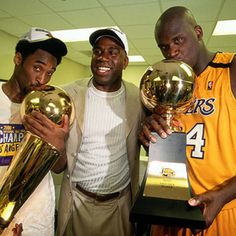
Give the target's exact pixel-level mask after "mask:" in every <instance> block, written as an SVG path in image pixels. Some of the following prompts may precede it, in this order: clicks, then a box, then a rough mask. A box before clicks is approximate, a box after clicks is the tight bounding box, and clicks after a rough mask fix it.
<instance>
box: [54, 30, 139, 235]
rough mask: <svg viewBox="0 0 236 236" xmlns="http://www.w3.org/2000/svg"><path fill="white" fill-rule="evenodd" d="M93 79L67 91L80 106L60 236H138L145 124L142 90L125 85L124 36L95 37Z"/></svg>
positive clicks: (66, 164)
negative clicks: (135, 220)
mask: <svg viewBox="0 0 236 236" xmlns="http://www.w3.org/2000/svg"><path fill="white" fill-rule="evenodd" d="M90 43H91V45H92V47H93V49H92V60H91V70H92V73H93V76H92V78H89V79H83V80H78V81H76V82H75V83H74V84H72V85H69V86H68V87H67V88H66V90H67V91H68V92H69V94H70V95H71V97H72V98H73V100H74V104H75V107H76V112H75V113H76V116H77V117H76V119H77V122H74V126H73V127H72V129H71V132H70V136H69V140H68V148H67V150H68V151H67V159H64V161H63V160H61V161H60V162H58V163H60V164H61V165H57V166H56V168H57V169H58V172H59V171H62V170H65V172H64V173H65V174H64V179H63V183H62V187H61V195H60V203H59V223H58V226H59V229H58V235H90V236H93V235H94V236H97V235H99V236H101V235H113V236H128V235H133V229H132V227H131V224H130V223H129V210H130V207H131V204H132V199H133V198H134V196H135V194H136V192H137V190H138V177H139V173H138V166H139V145H138V140H137V132H138V128H139V124H140V121H141V119H142V107H141V104H140V99H139V89H138V88H137V87H135V86H134V85H133V84H130V83H127V82H124V81H123V80H122V72H123V70H124V69H125V68H126V67H127V65H128V56H127V55H128V43H127V38H126V36H125V34H124V33H122V32H120V31H117V30H115V29H110V28H109V29H108V28H106V29H102V30H98V31H95V32H94V33H93V34H92V35H91V36H90Z"/></svg>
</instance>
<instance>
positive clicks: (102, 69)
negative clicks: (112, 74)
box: [98, 67, 110, 71]
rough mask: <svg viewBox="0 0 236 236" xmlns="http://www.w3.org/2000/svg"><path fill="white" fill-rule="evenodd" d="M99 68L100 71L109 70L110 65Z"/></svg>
mask: <svg viewBox="0 0 236 236" xmlns="http://www.w3.org/2000/svg"><path fill="white" fill-rule="evenodd" d="M98 69H99V70H100V71H109V70H110V68H109V67H98Z"/></svg>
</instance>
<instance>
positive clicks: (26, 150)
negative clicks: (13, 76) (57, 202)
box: [0, 86, 74, 234]
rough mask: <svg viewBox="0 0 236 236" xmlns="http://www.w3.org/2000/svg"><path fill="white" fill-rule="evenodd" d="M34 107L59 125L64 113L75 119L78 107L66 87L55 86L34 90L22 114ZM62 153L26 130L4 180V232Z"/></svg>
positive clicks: (0, 203) (0, 226) (0, 215)
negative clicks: (75, 108)
mask: <svg viewBox="0 0 236 236" xmlns="http://www.w3.org/2000/svg"><path fill="white" fill-rule="evenodd" d="M33 110H37V111H40V112H41V113H43V114H45V115H46V116H47V117H48V118H49V119H51V120H52V121H53V122H54V123H56V124H60V123H61V121H62V116H63V115H64V114H68V115H69V117H70V124H72V122H73V120H74V106H73V103H72V101H71V99H70V97H69V96H68V95H67V94H66V93H65V92H64V91H63V90H62V89H60V88H57V87H53V86H48V87H47V89H46V90H43V91H33V92H31V93H30V94H28V95H27V96H26V97H25V99H24V101H23V103H22V105H21V116H22V117H23V116H24V114H29V113H31V112H32V111H33ZM59 156H60V153H59V152H58V151H57V150H56V148H55V147H53V146H52V145H51V144H49V143H46V142H45V141H43V140H42V139H41V138H39V137H38V136H36V135H33V134H31V133H30V132H25V136H24V139H23V140H22V142H21V146H20V148H19V149H18V151H17V153H16V155H15V156H14V157H13V159H12V161H11V164H10V166H9V168H8V169H7V172H6V173H5V175H4V177H3V179H2V181H1V182H0V234H1V231H3V230H4V228H6V227H7V226H8V225H9V223H10V222H11V220H12V219H13V217H14V215H15V214H16V213H17V211H18V210H19V209H20V207H21V206H22V205H23V203H24V202H25V201H26V200H27V199H28V197H29V196H30V195H31V193H32V192H33V191H34V190H35V188H36V187H37V186H38V184H39V183H40V182H41V181H42V179H43V178H44V176H45V175H46V174H47V173H48V171H49V170H50V169H51V167H52V166H53V165H54V164H55V162H56V161H57V160H58V158H59ZM42 220H43V219H42ZM17 223H21V222H17Z"/></svg>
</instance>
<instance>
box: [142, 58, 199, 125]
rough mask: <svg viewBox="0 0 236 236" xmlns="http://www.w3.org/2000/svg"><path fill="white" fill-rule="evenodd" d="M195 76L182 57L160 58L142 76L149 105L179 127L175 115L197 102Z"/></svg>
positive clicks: (143, 93) (153, 110)
mask: <svg viewBox="0 0 236 236" xmlns="http://www.w3.org/2000/svg"><path fill="white" fill-rule="evenodd" d="M195 78H196V76H195V74H194V72H193V70H192V68H191V67H190V66H188V65H187V64H185V63H183V62H181V61H176V60H163V61H160V62H157V63H155V64H154V65H152V66H151V67H149V68H148V69H147V70H146V72H145V73H144V75H143V77H142V79H141V82H140V94H141V100H142V102H143V104H144V106H145V107H146V108H147V109H149V110H150V111H151V112H155V113H158V114H160V115H162V116H163V117H164V118H165V119H166V120H167V122H168V123H169V125H170V126H171V127H173V129H175V127H174V124H173V123H172V119H173V117H176V116H177V115H178V114H180V113H183V112H185V111H187V109H188V108H189V107H190V106H191V105H192V103H193V97H192V95H193V90H194V80H195Z"/></svg>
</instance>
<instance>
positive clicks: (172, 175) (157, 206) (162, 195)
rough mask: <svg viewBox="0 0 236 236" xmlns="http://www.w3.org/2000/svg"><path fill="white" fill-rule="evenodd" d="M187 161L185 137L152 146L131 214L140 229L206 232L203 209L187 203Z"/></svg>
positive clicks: (176, 137)
mask: <svg viewBox="0 0 236 236" xmlns="http://www.w3.org/2000/svg"><path fill="white" fill-rule="evenodd" d="M185 161H186V134H185V133H173V134H172V135H171V136H169V137H168V138H167V139H158V141H157V142H156V143H155V144H152V143H150V147H149V160H148V167H147V171H146V173H145V175H144V179H143V182H142V185H141V188H140V191H139V193H138V195H137V198H136V200H135V203H134V205H133V206H132V209H131V212H130V221H131V222H133V223H137V229H139V228H140V229H141V228H144V227H142V225H150V224H158V225H168V226H176V227H184V228H195V229H204V228H206V224H205V220H204V218H203V215H202V213H201V210H200V208H199V207H191V206H190V205H189V204H188V202H187V200H188V199H189V198H190V197H191V187H190V186H189V183H188V177H187V171H186V164H185ZM163 170H164V172H163ZM140 235H141V234H140Z"/></svg>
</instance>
